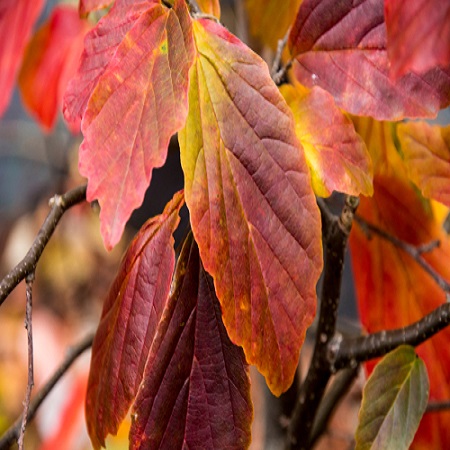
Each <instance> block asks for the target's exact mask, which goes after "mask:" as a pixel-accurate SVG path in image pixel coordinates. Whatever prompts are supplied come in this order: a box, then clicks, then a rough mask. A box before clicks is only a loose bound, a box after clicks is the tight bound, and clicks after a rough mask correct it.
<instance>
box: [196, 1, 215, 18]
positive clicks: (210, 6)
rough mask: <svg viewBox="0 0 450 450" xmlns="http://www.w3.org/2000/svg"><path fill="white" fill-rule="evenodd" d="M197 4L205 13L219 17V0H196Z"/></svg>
mask: <svg viewBox="0 0 450 450" xmlns="http://www.w3.org/2000/svg"><path fill="white" fill-rule="evenodd" d="M197 4H198V6H199V7H200V9H201V10H202V12H203V13H205V14H211V15H212V16H216V17H217V18H218V19H220V2H219V0H197Z"/></svg>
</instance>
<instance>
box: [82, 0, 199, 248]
mask: <svg viewBox="0 0 450 450" xmlns="http://www.w3.org/2000/svg"><path fill="white" fill-rule="evenodd" d="M146 6H147V9H145V10H144V9H142V8H141V9H139V8H138V5H135V9H134V10H133V11H134V12H133V14H134V13H135V12H136V8H138V9H139V10H140V12H141V14H140V15H139V17H138V18H137V20H136V21H135V24H134V25H133V27H132V28H131V29H130V30H129V31H128V32H127V33H126V34H125V36H124V37H123V40H122V42H121V43H120V44H119V45H118V46H117V49H116V50H115V53H114V56H112V59H111V61H110V63H109V64H108V66H107V68H106V69H105V70H104V72H103V73H102V74H101V76H100V77H99V78H98V80H97V85H96V87H95V89H94V91H93V93H92V95H91V97H90V99H89V103H88V106H87V109H86V111H85V113H84V116H83V120H82V123H81V128H82V131H83V135H84V141H83V143H82V145H81V147H80V162H79V170H80V173H81V174H82V175H84V176H86V177H87V178H88V190H87V199H88V200H89V201H92V200H94V199H98V201H99V203H100V206H101V213H100V220H101V232H102V236H103V240H104V242H105V246H106V247H107V248H108V249H111V248H112V247H113V246H114V245H115V244H116V243H117V242H118V241H119V239H120V237H121V235H122V232H123V229H124V227H125V223H126V222H127V220H128V218H129V217H130V215H131V213H132V211H133V210H134V209H135V208H137V207H138V206H140V204H141V203H142V200H143V198H144V194H145V191H146V189H147V187H148V185H149V184H150V180H151V175H152V170H153V169H154V168H155V167H160V166H161V165H162V164H163V163H164V162H165V159H166V155H167V147H168V144H169V139H170V137H171V136H172V135H173V134H174V133H175V132H176V131H178V130H179V129H180V128H181V127H182V126H183V125H184V123H185V119H186V115H187V109H188V105H187V90H188V72H189V68H190V66H191V64H192V61H193V58H194V47H193V36H192V24H191V19H190V16H189V12H188V10H187V6H186V4H185V2H184V0H176V1H175V5H174V7H173V8H170V9H168V8H166V7H165V6H162V5H161V4H159V3H147V4H146ZM119 10H120V9H118V10H117V11H119ZM116 15H117V14H116ZM116 15H114V14H113V18H114V17H116ZM116 18H117V17H116ZM116 25H117V24H116V23H115V22H113V19H111V21H110V22H108V26H109V27H111V28H113V27H115V26H116ZM104 26H105V24H103V25H102V27H104ZM128 26H129V24H127V25H126V27H128ZM119 27H120V29H121V30H122V27H123V24H122V23H121V24H119ZM126 27H125V28H126ZM111 35H112V40H113V41H114V43H116V41H117V40H114V39H115V35H114V33H113V32H111V34H108V35H107V38H106V39H107V40H110V39H111ZM95 42H96V41H95V39H94V40H93V42H92V45H94V44H95ZM100 47H102V44H100ZM109 53H111V49H108V50H106V52H105V53H104V54H103V56H101V57H100V62H102V63H103V62H104V61H105V55H106V54H109ZM94 60H95V58H94V59H93V61H94ZM86 61H87V60H86ZM93 63H94V64H95V62H93ZM83 73H86V72H85V70H84V69H83V68H81V74H83ZM99 73H100V72H99V70H97V69H94V71H93V74H94V76H95V77H97V76H98V75H99ZM81 76H83V75H81Z"/></svg>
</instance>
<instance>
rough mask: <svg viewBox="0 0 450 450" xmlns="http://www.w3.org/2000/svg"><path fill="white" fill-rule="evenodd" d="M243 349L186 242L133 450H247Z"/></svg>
mask: <svg viewBox="0 0 450 450" xmlns="http://www.w3.org/2000/svg"><path fill="white" fill-rule="evenodd" d="M252 412H253V408H252V403H251V399H250V382H249V377H248V372H247V366H246V363H245V359H244V353H243V351H242V349H241V348H240V347H237V346H236V345H234V344H233V343H232V342H231V341H230V339H229V338H228V335H227V332H226V330H225V327H224V325H223V323H222V318H221V312H220V305H219V303H218V300H217V298H216V296H215V293H214V286H213V283H212V280H211V279H210V277H209V276H208V274H207V273H206V272H205V271H204V269H203V267H202V265H201V262H200V258H199V254H198V248H197V245H196V244H195V242H194V241H193V239H189V238H188V239H187V242H186V243H185V245H184V246H183V250H182V253H181V255H180V258H179V260H178V264H177V270H176V273H175V276H174V286H173V287H172V295H171V297H170V299H169V302H168V304H167V307H166V309H165V311H164V315H163V318H162V320H161V323H160V325H159V327H158V332H157V335H156V338H155V342H154V344H153V345H152V348H151V353H150V356H149V359H148V363H147V366H146V369H145V374H144V379H143V382H142V385H141V387H140V389H139V394H138V396H137V399H136V403H135V404H134V406H133V413H132V419H133V422H132V426H131V431H130V448H131V449H170V450H178V449H179V450H181V449H182V448H183V449H184V448H192V449H200V448H208V449H218V450H219V449H225V448H229V449H245V448H248V446H249V444H250V431H251V421H252Z"/></svg>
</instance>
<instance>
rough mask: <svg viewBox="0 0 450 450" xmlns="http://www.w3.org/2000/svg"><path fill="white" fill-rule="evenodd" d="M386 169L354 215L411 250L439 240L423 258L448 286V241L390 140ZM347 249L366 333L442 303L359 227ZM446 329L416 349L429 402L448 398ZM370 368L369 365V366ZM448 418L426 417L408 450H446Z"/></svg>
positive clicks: (420, 273) (396, 253) (420, 274)
mask: <svg viewBox="0 0 450 450" xmlns="http://www.w3.org/2000/svg"><path fill="white" fill-rule="evenodd" d="M388 147H389V149H388V152H389V159H390V163H391V170H389V171H384V172H383V173H380V174H379V175H378V176H376V177H375V180H374V196H373V197H372V198H364V197H363V198H361V202H360V206H359V208H358V214H359V215H360V216H361V217H363V218H364V219H365V220H367V221H368V222H370V223H372V224H373V225H375V226H377V227H379V228H380V229H382V230H384V231H386V232H388V233H389V234H391V235H394V236H396V237H397V238H399V239H401V240H404V241H405V242H408V243H410V244H412V245H422V244H428V243H430V242H431V241H433V240H435V239H439V240H440V241H441V245H440V247H439V248H436V249H434V250H433V251H432V252H430V253H424V254H423V256H424V257H425V258H426V260H427V262H428V263H429V264H430V265H431V266H432V267H433V268H434V269H435V270H436V271H437V272H438V273H440V274H441V275H442V276H443V277H444V278H445V279H447V280H448V281H450V265H449V264H448V261H449V260H450V240H449V238H448V236H447V235H446V234H445V233H444V232H443V230H442V229H441V227H440V225H439V224H438V222H437V221H436V220H435V219H434V217H433V215H432V213H431V211H430V208H429V205H427V204H426V202H425V201H424V200H423V198H421V197H420V196H419V194H418V193H417V191H416V190H415V189H414V188H413V187H412V186H411V184H410V183H409V181H408V179H407V178H406V175H405V174H404V169H403V168H402V163H401V161H400V158H399V156H398V155H397V154H396V151H395V148H394V146H393V143H392V141H391V142H390V143H388ZM350 248H351V255H352V262H353V271H354V276H355V287H356V292H357V298H358V304H359V309H360V316H361V321H362V324H363V326H364V327H365V329H366V330H367V331H368V332H375V331H380V330H388V329H392V328H398V327H403V326H406V325H409V324H411V323H412V322H415V321H417V320H419V319H421V318H422V317H423V316H424V315H425V314H427V313H429V312H430V311H432V310H433V309H434V308H436V307H437V306H439V305H440V304H442V303H444V302H445V301H446V296H445V293H444V292H443V291H442V290H441V289H440V288H439V287H438V285H437V284H436V283H435V282H434V281H433V280H432V279H431V277H430V276H429V275H428V274H426V273H425V272H424V270H423V269H422V268H421V267H420V266H419V265H418V264H417V263H416V262H415V261H414V260H413V259H412V258H411V257H410V256H409V255H407V254H406V253H404V252H403V251H401V250H400V249H398V248H397V247H394V246H393V244H391V243H390V242H387V241H385V240H381V239H380V238H379V237H377V235H375V234H372V235H371V239H370V240H369V239H368V238H367V236H366V235H365V233H364V232H363V231H362V230H361V228H360V227H359V226H357V225H355V226H354V227H353V230H352V233H351V239H350ZM449 339H450V328H446V329H445V330H443V331H441V332H440V333H439V334H437V335H436V336H434V337H433V338H431V339H430V340H429V341H427V342H425V343H424V344H422V345H421V346H419V347H418V348H417V353H418V354H419V355H420V356H421V358H422V359H423V360H424V361H425V363H426V365H427V368H428V372H429V377H430V400H432V401H433V400H435V401H436V400H440V401H444V400H448V398H450V347H449V346H448V341H449ZM369 367H371V368H372V367H373V363H371V364H370V365H369ZM449 420H450V413H448V412H447V413H439V414H438V413H433V414H425V416H424V417H423V419H422V422H421V425H420V427H419V431H418V432H417V434H416V436H415V441H414V442H415V444H414V445H413V447H412V448H418V449H419V448H420V449H424V448H449V447H450V429H449V427H448V423H449Z"/></svg>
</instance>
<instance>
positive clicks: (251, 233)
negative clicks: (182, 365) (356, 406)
mask: <svg viewBox="0 0 450 450" xmlns="http://www.w3.org/2000/svg"><path fill="white" fill-rule="evenodd" d="M194 34H195V40H196V44H197V50H198V53H199V56H198V58H197V61H196V63H195V64H194V66H193V68H192V70H191V74H190V76H191V80H190V92H189V105H190V108H189V116H188V119H187V124H186V128H185V129H184V130H183V131H182V132H180V133H179V140H180V146H181V162H182V166H183V171H184V175H185V186H186V204H187V206H188V208H189V211H190V214H191V224H192V229H193V232H194V236H195V238H196V241H197V242H198V245H199V248H200V255H201V258H202V261H203V264H204V266H205V269H206V270H207V271H208V272H209V273H210V274H211V275H212V276H213V278H214V283H215V287H216V293H217V297H218V298H219V300H220V303H221V305H222V312H223V320H224V323H225V326H226V328H227V331H228V334H229V336H230V338H231V340H232V341H233V342H234V343H236V344H237V345H242V347H243V348H244V352H245V355H246V358H247V361H248V362H249V363H252V364H255V365H256V366H257V367H258V369H259V370H260V371H261V373H262V374H263V375H264V376H265V377H266V379H267V382H268V385H269V387H270V388H271V390H272V391H273V392H274V393H276V394H280V393H281V392H283V391H284V390H286V389H287V388H288V387H289V386H290V384H291V383H292V379H293V376H294V373H295V370H296V367H297V362H298V356H299V351H300V347H301V345H302V343H303V340H304V336H305V332H306V329H307V327H308V326H309V325H310V324H311V321H312V319H313V317H314V313H315V307H316V292H315V286H316V282H317V279H318V277H319V274H320V271H321V267H322V249H321V237H320V217H319V213H318V209H317V205H316V201H315V198H314V195H313V192H312V189H311V183H310V178H309V173H308V168H307V165H306V162H305V159H304V156H303V152H302V149H301V146H300V144H299V142H298V140H297V138H296V136H295V130H294V121H293V117H292V114H291V112H290V110H289V108H288V107H287V105H286V103H285V102H284V100H283V98H282V97H281V95H280V93H279V91H278V89H277V88H276V86H275V85H274V83H273V82H272V80H271V78H270V75H269V71H268V68H267V66H266V64H265V63H264V62H263V61H262V60H261V59H260V58H259V57H258V56H257V55H256V54H254V53H253V52H252V51H251V50H250V49H249V48H248V47H246V46H245V45H244V44H243V43H242V42H240V41H239V40H238V39H237V38H236V37H234V36H233V35H232V34H230V33H229V32H228V31H227V30H226V29H225V28H223V27H221V26H220V25H218V24H216V23H213V22H211V21H207V20H200V21H198V22H195V23H194ZM261 330H264V332H261Z"/></svg>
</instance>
